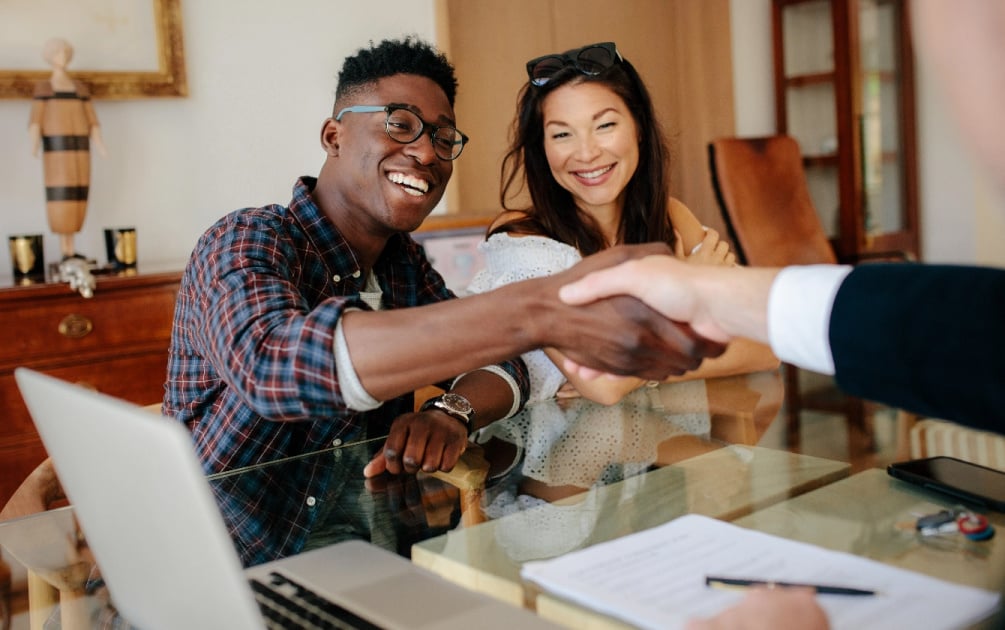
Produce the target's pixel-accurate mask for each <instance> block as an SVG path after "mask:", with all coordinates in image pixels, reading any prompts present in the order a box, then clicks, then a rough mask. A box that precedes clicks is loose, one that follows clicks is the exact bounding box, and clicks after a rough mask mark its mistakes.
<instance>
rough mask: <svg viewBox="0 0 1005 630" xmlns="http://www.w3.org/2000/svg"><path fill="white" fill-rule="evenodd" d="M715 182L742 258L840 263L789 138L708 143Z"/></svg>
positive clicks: (772, 263) (765, 263)
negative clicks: (814, 204) (821, 221)
mask: <svg viewBox="0 0 1005 630" xmlns="http://www.w3.org/2000/svg"><path fill="white" fill-rule="evenodd" d="M708 153H709V168H710V170H711V172H712V184H713V186H714V188H715V194H716V197H717V198H718V200H719V205H720V207H721V208H722V215H723V219H724V220H725V222H726V226H727V228H728V229H729V231H730V236H731V238H732V239H733V242H734V244H735V245H736V248H737V253H738V255H739V256H738V257H739V259H740V262H741V263H743V264H746V265H751V266H758V267H778V266H784V265H797V264H803V265H804V264H815V263H835V262H837V260H836V257H835V255H834V249H833V248H832V247H831V244H830V241H829V240H828V239H827V235H826V233H825V232H824V229H823V225H822V224H821V223H820V218H819V216H818V215H817V212H816V208H815V207H814V206H813V201H812V199H811V198H810V192H809V189H808V187H807V185H806V173H805V172H804V171H803V161H802V155H801V154H800V151H799V145H798V144H797V143H796V141H795V140H794V139H792V138H791V137H789V136H782V135H779V136H768V137H763V138H721V139H718V140H714V141H712V142H711V143H709V145H708Z"/></svg>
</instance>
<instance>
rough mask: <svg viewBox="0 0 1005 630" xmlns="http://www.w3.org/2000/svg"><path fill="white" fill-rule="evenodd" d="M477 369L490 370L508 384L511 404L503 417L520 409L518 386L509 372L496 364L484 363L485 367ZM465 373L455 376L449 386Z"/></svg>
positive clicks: (454, 383) (507, 416)
mask: <svg viewBox="0 0 1005 630" xmlns="http://www.w3.org/2000/svg"><path fill="white" fill-rule="evenodd" d="M478 369H479V370H485V371H486V372H492V373H493V374H495V375H496V376H498V377H499V378H501V379H502V380H504V381H506V383H508V384H509V388H510V390H511V391H512V392H513V404H512V405H510V408H509V411H508V412H507V413H506V415H505V416H503V417H504V418H509V417H510V416H512V415H513V414H515V413H516V412H517V411H518V410H519V409H520V386H519V385H517V384H516V380H514V379H513V377H512V376H510V375H509V372H507V371H506V370H504V369H502V367H500V366H498V365H486V366H485V367H483V368H478ZM465 374H467V372H465V373H464V374H461V375H460V376H458V377H457V378H455V379H454V382H453V383H451V384H450V386H451V387H453V386H454V385H456V384H457V381H459V380H461V378H463V377H464V376H465Z"/></svg>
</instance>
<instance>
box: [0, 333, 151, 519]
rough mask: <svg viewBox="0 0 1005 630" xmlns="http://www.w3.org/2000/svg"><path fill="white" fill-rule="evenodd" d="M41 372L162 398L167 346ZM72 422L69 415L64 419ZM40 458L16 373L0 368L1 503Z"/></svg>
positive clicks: (114, 391)
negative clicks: (152, 350) (18, 386)
mask: <svg viewBox="0 0 1005 630" xmlns="http://www.w3.org/2000/svg"><path fill="white" fill-rule="evenodd" d="M43 371H44V372H45V373H47V374H51V375H52V376H55V377H56V378H61V379H63V380H66V381H70V382H71V383H79V384H81V385H85V386H87V387H91V388H93V389H96V390H98V391H100V392H103V393H106V394H109V395H111V396H115V397H117V398H123V399H125V400H129V401H131V402H134V403H136V404H139V405H149V404H152V403H156V402H159V401H160V400H162V399H163V397H164V378H165V376H166V374H167V350H166V348H165V350H164V351H163V352H147V353H142V354H134V355H126V356H121V357H117V358H115V359H109V360H105V361H96V362H87V363H78V364H76V365H73V364H67V365H64V366H63V367H57V368H52V369H45V370H43ZM72 421H73V418H67V422H72ZM44 458H45V450H44V449H43V448H42V445H41V442H40V441H39V437H38V432H37V431H36V430H35V424H34V423H33V422H32V420H31V416H30V415H29V413H28V408H27V407H25V405H24V400H23V399H22V398H21V392H20V391H19V390H18V388H17V381H15V380H14V374H13V373H11V372H8V371H4V372H2V373H0V480H2V482H0V505H3V504H4V503H6V502H7V499H8V498H10V494H9V492H13V490H14V489H15V488H17V486H18V485H19V484H20V483H21V481H22V480H23V479H24V478H25V476H27V475H28V473H29V472H31V470H32V469H33V468H34V467H35V466H37V465H38V463H39V462H40V461H42V459H44Z"/></svg>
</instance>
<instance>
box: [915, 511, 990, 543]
mask: <svg viewBox="0 0 1005 630" xmlns="http://www.w3.org/2000/svg"><path fill="white" fill-rule="evenodd" d="M908 527H911V528H913V529H914V530H915V531H917V532H918V533H919V534H921V535H922V536H942V535H946V534H954V533H959V534H963V536H965V537H966V538H967V539H968V540H975V541H981V540H989V539H990V538H992V537H993V536H994V535H995V528H994V526H993V525H992V524H991V523H989V522H988V519H987V517H986V516H984V515H982V514H977V513H976V512H971V511H970V510H967V509H964V508H962V507H953V508H950V509H947V510H940V511H939V512H936V513H935V514H926V515H923V516H919V517H918V519H917V520H916V521H915V522H914V523H913V524H910V525H908ZM905 529H906V527H905Z"/></svg>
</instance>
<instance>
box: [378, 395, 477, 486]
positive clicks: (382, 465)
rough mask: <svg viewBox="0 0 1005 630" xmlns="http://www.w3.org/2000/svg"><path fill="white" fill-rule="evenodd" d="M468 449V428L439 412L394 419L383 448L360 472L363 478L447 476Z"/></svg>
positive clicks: (412, 414) (425, 412)
mask: <svg viewBox="0 0 1005 630" xmlns="http://www.w3.org/2000/svg"><path fill="white" fill-rule="evenodd" d="M467 445H468V430H467V427H466V426H464V425H463V424H462V423H461V422H460V421H458V420H457V419H456V418H452V417H450V416H449V415H447V414H446V413H444V412H442V411H439V410H436V409H429V410H426V411H420V412H418V413H406V414H402V415H400V416H398V417H397V418H395V420H394V423H393V424H392V425H391V431H390V433H389V434H388V436H387V440H385V442H384V446H383V447H382V448H381V449H380V450H379V451H377V453H376V454H375V455H374V456H373V459H371V460H370V463H368V464H367V465H366V467H365V468H364V469H363V476H365V477H376V476H377V475H380V474H381V473H384V472H387V473H390V474H392V475H400V474H401V473H408V474H414V473H416V472H418V471H419V470H422V471H424V472H427V473H431V472H436V471H437V470H442V471H444V472H446V471H449V470H451V469H453V467H454V466H455V465H456V464H457V460H458V459H459V458H460V456H461V454H462V453H464V450H465V449H466V448H467Z"/></svg>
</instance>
